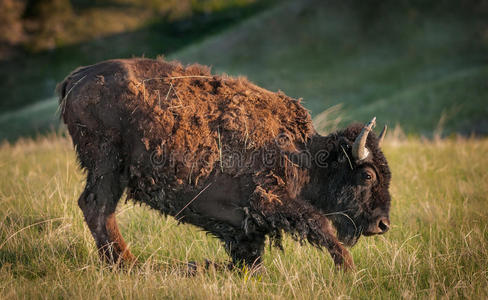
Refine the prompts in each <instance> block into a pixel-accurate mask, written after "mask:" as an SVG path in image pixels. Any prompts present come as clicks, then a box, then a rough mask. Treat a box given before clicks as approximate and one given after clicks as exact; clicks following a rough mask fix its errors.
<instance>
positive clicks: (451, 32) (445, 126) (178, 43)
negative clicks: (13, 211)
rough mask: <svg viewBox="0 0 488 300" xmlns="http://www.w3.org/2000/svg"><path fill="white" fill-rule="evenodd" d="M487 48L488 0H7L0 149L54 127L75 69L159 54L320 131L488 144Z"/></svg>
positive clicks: (0, 4)
mask: <svg viewBox="0 0 488 300" xmlns="http://www.w3.org/2000/svg"><path fill="white" fill-rule="evenodd" d="M487 48H488V1H487V0H467V1H454V0H445V1H420V0H410V1H408V0H398V1H387V0H370V1H359V0H344V1H339V0H331V1H319V0H307V1H278V0H260V1H259V0H229V1H224V0H200V1H198V0H181V1H177V0H172V1H156V0H97V1H86V0H37V1H32V0H2V1H0V95H1V97H0V140H10V141H14V140H16V139H17V138H19V137H21V136H33V135H37V134H43V133H46V132H49V131H52V130H56V129H57V128H58V125H59V122H58V117H57V114H56V110H57V100H56V99H55V97H54V88H55V86H56V83H57V82H59V81H61V80H62V79H63V78H64V77H65V76H66V75H67V74H68V73H69V72H70V71H71V70H73V69H74V68H76V67H77V66H80V65H88V64H93V63H96V62H98V61H101V60H104V59H110V58H121V57H141V56H144V57H152V58H154V57H156V56H157V55H164V56H165V57H168V58H169V59H178V60H180V61H182V62H183V63H193V62H198V63H201V64H207V65H211V66H212V67H213V70H214V72H225V73H228V74H231V75H245V76H247V77H248V78H249V79H250V80H252V81H254V82H255V83H257V84H258V85H261V86H263V87H265V88H267V89H270V90H272V91H277V90H282V91H284V92H285V93H286V94H288V95H290V96H293V97H297V98H299V97H301V98H303V99H304V101H303V103H304V105H305V106H306V107H307V108H308V109H309V110H310V111H311V114H312V115H313V116H314V117H315V121H316V125H317V126H318V127H319V129H322V130H328V129H331V128H333V127H337V126H343V125H345V124H347V123H349V122H352V121H366V120H368V119H370V118H371V117H372V116H373V115H375V116H377V117H378V121H379V123H388V124H389V125H390V126H393V127H395V126H396V128H397V130H396V134H401V135H408V136H410V135H412V136H425V137H427V138H431V137H434V136H449V135H455V134H461V135H465V136H466V135H476V136H486V135H487V134H488V55H487V54H488V52H487V50H488V49H487Z"/></svg>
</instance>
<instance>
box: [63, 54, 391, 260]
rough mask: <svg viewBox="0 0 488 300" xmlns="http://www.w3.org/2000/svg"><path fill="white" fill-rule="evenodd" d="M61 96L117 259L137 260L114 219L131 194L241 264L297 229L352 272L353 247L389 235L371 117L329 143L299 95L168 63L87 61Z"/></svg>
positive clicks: (90, 197)
mask: <svg viewBox="0 0 488 300" xmlns="http://www.w3.org/2000/svg"><path fill="white" fill-rule="evenodd" d="M57 92H58V94H59V98H60V112H61V117H62V119H63V121H64V123H65V124H66V125H67V127H68V131H69V133H70V135H71V137H72V140H73V144H74V146H75V149H76V152H77V156H78V159H79V162H80V165H81V167H82V168H83V169H85V170H86V171H87V179H86V186H85V189H84V191H83V193H82V194H81V196H80V198H79V200H78V204H79V206H80V208H81V209H82V211H83V214H84V217H85V220H86V223H87V224H88V227H89V228H90V231H91V233H92V234H93V237H94V238H95V241H96V244H97V247H98V249H99V253H100V255H101V257H102V258H103V259H104V260H106V261H108V262H134V261H135V258H134V256H133V255H132V254H131V252H130V251H129V249H128V247H127V245H126V244H125V242H124V239H123V238H122V236H121V234H120V232H119V230H118V228H117V223H116V220H115V210H116V207H117V203H118V202H119V199H120V197H121V195H122V193H123V192H124V191H126V192H127V195H128V197H129V198H130V199H132V200H134V201H135V202H140V203H144V204H147V205H148V206H150V207H151V208H154V209H157V210H159V211H161V212H162V213H163V214H165V215H171V216H173V217H175V218H176V219H177V220H178V221H180V222H182V223H190V224H193V225H196V226H198V227H200V228H202V229H203V230H205V231H207V232H209V233H211V234H213V235H214V236H216V237H217V238H219V239H220V240H221V241H222V242H223V244H224V246H225V249H226V251H227V252H228V254H229V255H230V256H231V258H232V262H233V265H247V266H255V265H257V264H260V262H261V256H262V253H263V249H264V244H265V240H266V237H269V239H270V243H272V244H273V245H275V246H278V247H281V243H280V242H281V237H282V234H283V232H287V233H290V234H291V235H292V236H293V237H294V238H295V239H298V240H307V241H308V242H310V243H311V244H312V245H314V246H316V247H318V248H326V249H327V250H328V252H329V253H330V255H331V256H332V258H333V260H334V263H335V264H336V266H338V267H343V268H344V269H348V268H352V267H353V260H352V257H351V255H350V254H349V252H348V250H347V249H346V248H345V246H353V245H354V244H355V243H356V242H357V240H358V239H359V237H360V236H361V235H365V236H369V235H374V234H382V233H385V232H386V231H388V229H389V228H390V221H389V209H390V194H389V191H388V188H389V183H390V178H391V174H390V170H389V167H388V164H387V161H386V159H385V157H384V155H383V153H382V152H381V149H380V143H381V140H382V139H383V137H384V135H385V131H386V127H385V129H384V130H383V132H382V133H381V134H380V136H379V137H377V136H376V135H375V134H374V133H373V132H372V129H373V127H374V126H375V119H373V120H371V121H370V122H369V123H368V124H367V125H360V124H353V125H350V126H349V127H347V128H346V129H344V130H340V131H338V132H335V133H332V134H329V135H327V136H322V135H320V134H318V133H317V132H316V130H315V129H314V127H313V125H312V120H311V117H310V114H309V113H308V112H307V110H306V109H305V108H304V107H303V106H302V105H301V104H300V100H296V99H293V98H290V97H288V96H286V95H285V94H283V93H281V92H277V93H274V92H270V91H267V90H265V89H262V88H260V87H258V86H256V85H254V84H252V83H250V82H249V81H248V80H246V79H245V78H233V77H229V76H225V75H213V74H212V73H211V72H210V70H209V69H208V68H206V67H204V66H200V65H190V66H186V67H184V66H182V65H180V64H179V63H176V62H167V61H164V60H162V59H158V60H151V59H127V60H110V61H104V62H101V63H98V64H95V65H92V66H87V67H81V68H78V69H76V70H75V71H73V72H72V73H71V74H70V75H69V76H68V77H67V78H66V79H65V80H64V81H63V82H61V83H60V84H59V85H58V88H57Z"/></svg>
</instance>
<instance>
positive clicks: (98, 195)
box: [78, 173, 135, 263]
mask: <svg viewBox="0 0 488 300" xmlns="http://www.w3.org/2000/svg"><path fill="white" fill-rule="evenodd" d="M122 191H123V188H122V187H121V185H120V181H119V176H118V174H116V173H107V174H103V175H101V176H98V177H95V176H93V175H92V174H91V173H89V174H88V178H87V185H86V188H85V191H84V192H83V193H82V195H81V196H80V199H79V200H78V205H79V206H80V208H81V210H82V211H83V215H84V216H85V221H86V223H87V225H88V228H90V231H91V233H92V235H93V238H94V239H95V242H96V245H97V248H98V251H99V254H100V257H101V258H102V260H104V261H106V262H109V263H120V262H123V263H132V262H134V261H135V258H134V256H133V255H132V253H130V251H129V249H128V248H127V245H126V244H125V242H124V239H123V238H122V236H121V234H120V232H119V230H118V227H117V223H116V221H115V209H116V207H117V202H118V200H119V198H120V196H121V195H122Z"/></svg>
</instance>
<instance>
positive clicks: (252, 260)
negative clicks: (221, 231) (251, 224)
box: [225, 231, 266, 269]
mask: <svg viewBox="0 0 488 300" xmlns="http://www.w3.org/2000/svg"><path fill="white" fill-rule="evenodd" d="M265 239H266V236H265V235H264V234H263V233H260V232H250V233H246V232H244V231H240V232H238V233H237V234H236V235H234V236H232V237H229V238H228V239H226V240H225V248H226V250H227V253H228V254H229V255H230V257H231V258H232V267H242V266H246V267H248V268H250V269H255V268H258V267H260V266H261V256H262V254H263V250H264V243H265Z"/></svg>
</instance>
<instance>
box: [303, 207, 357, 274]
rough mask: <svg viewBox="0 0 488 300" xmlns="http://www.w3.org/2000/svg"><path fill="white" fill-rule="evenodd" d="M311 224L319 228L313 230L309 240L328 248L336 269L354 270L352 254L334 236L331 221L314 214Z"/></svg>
mask: <svg viewBox="0 0 488 300" xmlns="http://www.w3.org/2000/svg"><path fill="white" fill-rule="evenodd" d="M309 222H312V223H314V225H315V224H318V225H319V226H318V228H317V229H313V230H311V232H310V233H309V235H308V237H307V238H308V239H309V240H310V241H311V242H312V243H314V244H317V245H319V246H322V247H326V248H327V250H328V251H329V253H330V255H331V256H332V259H333V260H334V264H335V265H336V267H338V268H340V269H343V270H345V271H348V270H352V269H354V261H353V259H352V256H351V254H350V253H349V251H348V250H347V249H346V248H345V247H344V246H343V245H342V244H341V242H339V240H338V239H337V237H336V236H335V235H334V233H333V230H332V226H331V225H330V222H329V220H328V219H327V218H326V217H325V216H323V215H322V214H320V213H318V214H316V215H315V214H314V216H313V217H312V219H310V220H309ZM312 227H315V226H312Z"/></svg>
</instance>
